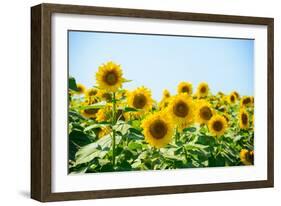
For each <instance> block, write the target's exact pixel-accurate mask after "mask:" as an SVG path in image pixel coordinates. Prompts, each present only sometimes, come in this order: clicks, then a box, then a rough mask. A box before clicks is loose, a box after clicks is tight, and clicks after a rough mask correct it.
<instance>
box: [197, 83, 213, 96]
mask: <svg viewBox="0 0 281 206" xmlns="http://www.w3.org/2000/svg"><path fill="white" fill-rule="evenodd" d="M209 90H210V89H209V85H208V84H207V83H206V82H201V83H200V84H199V85H198V87H197V92H196V96H197V97H199V98H204V97H206V96H208V94H209Z"/></svg>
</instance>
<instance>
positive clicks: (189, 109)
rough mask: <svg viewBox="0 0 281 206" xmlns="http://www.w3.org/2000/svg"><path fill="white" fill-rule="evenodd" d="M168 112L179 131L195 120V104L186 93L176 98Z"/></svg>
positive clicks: (170, 104)
mask: <svg viewBox="0 0 281 206" xmlns="http://www.w3.org/2000/svg"><path fill="white" fill-rule="evenodd" d="M167 110H168V113H169V114H170V115H171V117H172V120H173V121H174V123H175V124H176V125H177V126H178V128H179V129H183V128H185V127H187V126H188V125H189V124H191V123H192V122H193V120H194V104H193V101H192V99H191V97H189V96H188V95H187V94H186V93H181V94H178V95H176V96H174V97H173V98H172V99H171V102H170V103H169V107H168V109H167Z"/></svg>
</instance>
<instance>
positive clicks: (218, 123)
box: [208, 114, 227, 137]
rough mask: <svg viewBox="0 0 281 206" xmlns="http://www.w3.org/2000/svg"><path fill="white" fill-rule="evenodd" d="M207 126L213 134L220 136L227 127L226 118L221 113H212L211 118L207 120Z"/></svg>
mask: <svg viewBox="0 0 281 206" xmlns="http://www.w3.org/2000/svg"><path fill="white" fill-rule="evenodd" d="M208 128H209V131H210V132H211V133H212V134H213V135H214V136H217V137H219V136H222V135H223V134H224V133H225V130H226V129H227V121H226V119H225V118H224V117H223V116H221V115H218V114H216V115H213V116H212V118H211V119H210V120H209V122H208Z"/></svg>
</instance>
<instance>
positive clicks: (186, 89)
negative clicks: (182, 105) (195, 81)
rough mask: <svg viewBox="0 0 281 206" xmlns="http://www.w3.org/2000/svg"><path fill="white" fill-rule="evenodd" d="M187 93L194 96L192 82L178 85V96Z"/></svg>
mask: <svg viewBox="0 0 281 206" xmlns="http://www.w3.org/2000/svg"><path fill="white" fill-rule="evenodd" d="M180 93H187V94H188V95H191V94H192V84H191V83H190V82H180V83H179V85H178V94H180Z"/></svg>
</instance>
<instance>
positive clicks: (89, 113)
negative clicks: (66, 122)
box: [80, 108, 98, 118]
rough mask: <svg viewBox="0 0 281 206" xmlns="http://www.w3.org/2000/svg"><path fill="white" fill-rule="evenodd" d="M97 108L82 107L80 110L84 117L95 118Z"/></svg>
mask: <svg viewBox="0 0 281 206" xmlns="http://www.w3.org/2000/svg"><path fill="white" fill-rule="evenodd" d="M97 112H98V109H94V108H90V109H82V110H81V111H80V113H81V115H82V116H83V117H85V118H95V117H96V114H97Z"/></svg>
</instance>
